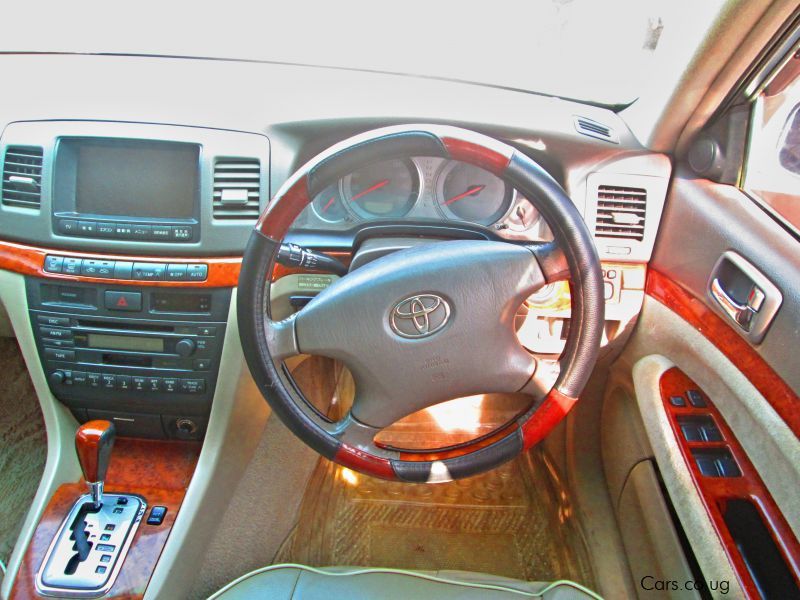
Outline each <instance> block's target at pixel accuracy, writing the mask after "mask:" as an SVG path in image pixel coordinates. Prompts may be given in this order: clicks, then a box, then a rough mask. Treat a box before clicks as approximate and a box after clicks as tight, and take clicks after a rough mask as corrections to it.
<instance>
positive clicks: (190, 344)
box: [175, 338, 197, 358]
mask: <svg viewBox="0 0 800 600" xmlns="http://www.w3.org/2000/svg"><path fill="white" fill-rule="evenodd" d="M196 347H197V344H195V343H194V340H190V339H188V338H184V339H182V340H178V342H177V343H176V344H175V352H176V353H177V354H178V355H179V356H182V357H183V358H186V357H187V356H191V355H192V354H194V350H195V348H196Z"/></svg>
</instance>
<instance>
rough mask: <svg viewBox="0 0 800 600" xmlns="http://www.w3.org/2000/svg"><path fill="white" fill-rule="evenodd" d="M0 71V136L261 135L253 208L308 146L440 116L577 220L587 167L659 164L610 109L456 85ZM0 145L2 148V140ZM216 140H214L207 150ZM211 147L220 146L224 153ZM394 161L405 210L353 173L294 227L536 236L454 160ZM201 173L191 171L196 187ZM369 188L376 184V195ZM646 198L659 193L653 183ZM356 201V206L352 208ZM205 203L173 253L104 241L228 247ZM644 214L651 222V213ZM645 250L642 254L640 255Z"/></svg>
mask: <svg viewBox="0 0 800 600" xmlns="http://www.w3.org/2000/svg"><path fill="white" fill-rule="evenodd" d="M0 68H3V69H5V70H7V71H9V72H14V73H15V80H16V82H17V85H15V89H16V90H17V91H16V92H15V93H14V94H10V95H7V96H6V98H4V102H3V103H2V106H0V127H3V129H4V134H3V135H4V138H8V135H7V134H8V132H9V131H10V130H11V129H10V128H9V125H10V124H14V123H18V122H40V123H42V124H43V125H44V124H46V125H48V126H49V127H50V129H51V130H53V131H58V127H60V126H61V125H59V123H62V124H63V127H64V128H65V129H69V128H71V127H73V126H76V123H84V124H87V123H90V122H94V123H97V124H98V125H100V124H103V127H104V129H106V130H108V131H110V132H112V133H111V135H115V134H113V132H114V129H115V128H117V127H118V128H120V131H125V132H130V131H132V130H133V131H135V130H136V129H145V128H152V127H159V126H161V125H167V126H169V127H170V128H171V131H173V132H177V131H180V132H181V133H180V134H179V135H178V134H175V135H174V136H173V137H179V138H180V139H182V140H184V141H185V140H187V139H192V138H197V139H200V140H202V139H205V138H206V137H207V136H208V135H209V134H210V132H212V131H214V130H216V131H219V134H214V135H220V134H223V133H224V132H225V131H227V132H231V133H233V132H246V133H251V134H259V137H261V136H263V137H261V139H263V140H264V141H263V142H262V150H259V151H258V152H259V153H260V158H261V163H262V171H263V173H262V183H261V204H260V208H262V209H263V207H264V206H265V205H266V202H267V200H268V198H270V197H271V195H272V194H273V193H274V192H275V191H276V190H277V189H278V188H279V187H280V185H281V184H282V183H283V182H284V181H285V180H286V179H287V178H288V177H289V176H290V175H291V173H292V172H294V171H295V170H296V169H297V168H299V167H300V166H301V165H302V164H304V163H305V162H307V161H308V160H309V159H311V158H312V157H313V156H314V155H315V154H317V153H318V152H320V151H322V150H324V149H325V148H327V147H328V146H330V145H331V144H333V143H335V142H337V141H340V140H342V139H345V138H347V137H349V136H350V135H353V134H356V133H359V132H362V131H366V130H368V129H372V128H375V127H380V126H385V125H391V124H401V123H422V122H430V123H446V124H451V125H456V126H462V127H466V128H469V129H474V130H476V131H480V132H482V133H486V134H488V135H490V136H493V137H496V138H498V139H502V140H504V141H506V142H508V143H510V144H512V145H513V146H515V147H517V148H518V149H520V150H522V151H523V152H525V153H527V154H528V155H530V156H531V157H532V158H534V160H537V161H538V162H539V163H540V164H541V165H542V166H543V168H545V169H546V170H547V171H548V172H549V173H550V174H551V175H553V177H555V178H556V180H558V181H559V183H561V184H562V186H563V187H564V188H565V189H566V191H567V193H568V194H569V196H570V197H571V199H572V200H573V202H575V204H576V206H577V207H578V209H579V210H580V211H581V212H582V213H583V214H584V217H585V218H586V219H587V222H588V220H589V219H590V218H593V217H594V213H592V210H591V208H592V207H591V199H589V200H587V198H588V196H590V195H592V193H593V192H592V189H591V188H592V184H591V182H590V179H591V177H590V176H591V175H592V174H593V173H594V174H596V173H609V174H611V175H612V176H613V177H622V178H625V177H628V176H631V175H632V176H635V177H639V178H640V181H639V182H638V183H641V181H647V180H642V179H641V178H642V177H644V178H650V179H652V180H659V181H662V180H664V181H665V180H666V178H667V177H668V175H669V171H670V168H671V167H670V163H669V160H668V159H667V158H666V157H665V156H664V155H660V154H654V153H651V152H649V151H647V150H646V149H645V148H643V147H642V146H641V145H640V144H639V143H638V141H637V140H636V139H635V138H634V137H633V135H632V134H631V132H630V130H629V129H628V128H627V126H626V125H625V123H624V122H623V121H622V119H621V118H620V117H619V116H618V115H617V114H616V113H614V112H612V111H610V110H607V109H603V108H599V107H595V106H590V105H586V104H581V103H578V102H574V101H569V100H562V99H558V98H550V97H544V96H539V95H535V94H531V93H525V92H520V91H515V90H508V89H501V88H494V87H487V86H481V85H475V84H469V83H460V82H452V81H442V80H436V79H425V78H416V77H411V76H403V75H389V74H381V73H372V72H360V71H353V70H343V69H334V68H320V67H307V66H292V65H280V64H271V63H247V62H235V61H217V60H197V59H175V58H152V57H123V56H92V55H1V56H0ZM54 90H55V93H54ZM579 117H580V118H582V119H588V120H590V121H592V122H595V123H600V124H602V126H604V127H605V128H608V129H609V130H611V134H612V138H613V139H612V140H611V141H609V140H605V139H598V138H596V137H591V136H590V135H587V133H586V131H583V132H581V131H579V129H578V127H577V126H576V119H577V118H579ZM56 122H59V123H56ZM121 137H122V136H121ZM144 137H147V136H144ZM167 139H172V138H169V137H168V138H167ZM0 142H4V140H2V139H0ZM5 143H11V142H8V141H7V139H6V141H5ZM249 145H250V148H249V149H248V153H249V154H250V155H252V154H254V153H255V152H254V151H253V150H252V146H253V144H252V143H250V144H249ZM222 146H223V144H222V143H220V144H218V147H219V148H222ZM221 152H222V151H221ZM222 153H224V154H226V155H227V154H229V153H230V148H226V149H225V150H224V152H222ZM217 155H220V153H217ZM210 164H211V163H209V165H210ZM408 164H409V165H410V168H409V172H410V173H411V177H412V179H414V178H416V182H412V186H411V187H412V192H413V193H411V194H409V197H408V199H407V203H406V205H405V206H403V207H400V208H397V207H389V208H387V206H379V204H380V202H379V201H377V200H378V198H379V194H372V197H371V198H368V199H367V198H364V199H359V198H357V200H361V202H352V199H353V197H356V196H358V194H360V193H362V192H363V191H365V190H366V189H367V188H369V187H370V185H375V184H380V183H381V182H382V181H383V180H384V179H386V177H380V176H379V175H380V174H377V177H378V178H377V179H376V178H375V177H373V179H374V181H373V180H372V179H370V177H369V176H367V177H362V178H360V179H359V178H358V177H357V174H353V176H348V177H345V178H344V179H343V180H342V181H341V182H340V183H339V187H338V189H337V190H336V192H337V193H338V194H339V195H341V197H342V200H344V201H345V202H344V208H343V210H342V211H341V214H340V215H339V216H343V217H346V218H345V219H341V220H339V219H338V217H337V218H330V211H331V209H330V208H329V209H328V210H327V211H323V210H322V209H323V208H324V206H325V204H327V203H328V201H329V200H330V197H328V198H327V199H325V200H321V201H320V202H324V204H321V205H318V206H317V207H316V209H315V208H314V207H311V208H309V209H308V210H307V211H306V212H305V213H304V215H303V216H301V218H300V220H299V221H298V223H297V224H296V227H297V228H298V229H299V230H302V231H304V232H306V233H307V232H308V231H309V230H311V231H320V232H322V233H330V232H338V233H341V232H342V231H343V230H346V229H347V228H348V226H349V225H350V220H352V222H353V223H356V224H358V223H365V222H369V221H371V220H374V219H375V218H377V219H380V218H381V217H398V216H399V217H401V218H408V219H414V220H419V219H422V220H430V219H435V220H439V221H444V222H453V221H459V220H466V221H472V222H478V223H479V224H480V225H482V226H488V227H490V228H492V227H494V228H497V229H499V230H501V231H502V230H503V229H505V231H506V232H507V233H510V232H511V231H513V230H515V227H516V229H517V230H519V225H516V224H514V223H511V222H510V221H509V219H510V220H511V221H513V220H514V219H515V218H516V219H517V220H522V221H523V222H524V223H525V226H524V227H522V229H523V230H524V231H523V232H522V234H521V235H522V236H523V237H526V238H530V239H543V238H546V237H547V232H546V231H545V229H546V228H545V227H543V226H538V225H537V220H536V219H535V218H534V217H535V215H534V216H533V217H532V216H531V215H519V214H517V209H518V207H519V206H527V203H526V202H525V201H524V199H522V198H521V197H519V195H518V194H516V193H515V192H514V191H513V190H508V195H507V194H506V192H504V191H503V190H502V189H500V188H494V189H492V187H493V186H492V185H491V184H490V183H488V182H485V181H482V180H481V181H479V179H480V178H477V179H476V181H472V179H475V177H472V175H470V174H461V176H459V173H458V165H456V164H444V163H442V162H441V161H439V162H437V161H436V159H429V158H427V159H426V158H420V157H408ZM205 168H206V171H207V172H206V173H205V175H204V177H205V178H206V180H205V185H210V184H209V183H208V179H210V178H211V177H212V174H211V172H210V171H211V167H210V166H207V167H205ZM454 171H455V173H454ZM372 175H375V174H370V176H372ZM448 176H449V177H448ZM403 177H405V175H403ZM471 177H472V178H471ZM400 179H402V177H400ZM203 181H204V180H203V178H202V177H201V185H204V183H203ZM368 184H369V185H368ZM612 184H613V182H612ZM459 186H460V187H459ZM480 186H484V188H486V189H485V191H481V192H480V194H481V195H482V196H484V197H487V198H488V199H489V204H490V205H491V207H492V210H488V209H487V211H488V212H484V213H480V214H476V213H475V211H474V210H471V209H470V204H472V203H470V200H471V199H473V195H470V194H467V195H466V196H464V198H463V199H458V200H455V201H453V203H452V204H450V203H448V201H452V200H453V198H455V197H456V196H459V195H460V194H464V193H467V192H469V191H470V190H474V189H475V188H476V187H480ZM387 187H388V186H387ZM407 187H408V186H407V182H406V188H407ZM461 187H463V188H464V189H463V190H461ZM595 187H596V186H595ZM657 187H659V188H660V187H661V185H660V184H659V186H657ZM381 191H386V190H378V192H381ZM406 191H407V190H406ZM489 192H492V193H489ZM656 192H657V193H659V194H660V191H659V190H656ZM209 196H210V193H209ZM445 196H447V197H445ZM367 200H369V203H368V204H362V203H363V202H365V201H367ZM203 202H205V200H203ZM660 202H663V198H661V200H660ZM208 204H210V200H208ZM43 208H45V207H44V205H43ZM207 208H208V207H203V206H201V214H200V225H201V227H202V231H203V235H202V237H201V239H199V240H198V241H197V243H193V244H184V245H181V246H180V247H177V246H176V245H172V246H170V245H167V244H161V243H159V242H157V241H152V242H150V243H148V244H140V245H138V246H137V245H136V244H134V245H132V246H131V245H130V244H125V243H113V244H112V245H111V248H110V249H111V250H113V251H115V252H119V253H131V254H133V253H136V254H140V255H146V254H161V255H164V254H174V255H176V256H181V255H185V256H203V255H205V256H221V255H236V254H238V253H240V252H241V251H242V250H243V247H244V244H245V240H246V235H244V234H245V233H246V232H247V231H249V229H250V227H251V226H252V223H236V224H233V223H230V222H218V221H216V220H215V219H212V218H211V217H210V216H209V215H206V214H205V212H203V211H206V209H207ZM382 211H383V212H382ZM385 211H388V212H385ZM207 212H210V208H208V210H207ZM478 212H480V211H478ZM657 213H658V216H659V217H660V208H659V210H658V211H657ZM31 223H32V227H33V222H31ZM656 225H657V223H656ZM33 228H34V229H35V227H33ZM27 229H28V228H27V227H24V228H21V227H14V228H10V227H3V226H2V224H1V223H0V236H2V237H3V238H7V239H13V240H17V241H23V242H32V243H37V242H38V243H41V244H43V245H49V246H50V247H57V248H58V247H63V248H67V249H75V250H96V251H99V250H101V249H102V248H103V243H102V242H100V243H92V242H90V241H89V240H76V239H63V238H59V237H58V236H55V237H54V236H50V237H43V236H42V235H38V236H37V235H34V236H28V235H26V234H25V233H23V234H20V233H19V231H21V230H27ZM511 237H517V236H516V235H511ZM634 254H635V255H636V256H635V257H639V258H640V257H641V256H640V254H637V253H634ZM646 256H647V257H649V250H648V251H647V252H646Z"/></svg>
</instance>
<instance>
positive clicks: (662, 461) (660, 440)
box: [633, 354, 744, 598]
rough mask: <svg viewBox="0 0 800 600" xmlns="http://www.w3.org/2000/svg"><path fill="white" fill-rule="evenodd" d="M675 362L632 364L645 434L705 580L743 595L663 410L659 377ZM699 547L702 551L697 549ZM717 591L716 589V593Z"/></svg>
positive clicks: (653, 359) (654, 358)
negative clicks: (722, 583) (727, 584)
mask: <svg viewBox="0 0 800 600" xmlns="http://www.w3.org/2000/svg"><path fill="white" fill-rule="evenodd" d="M673 366H675V365H674V363H672V361H670V360H669V359H667V358H664V357H663V356H660V355H657V354H653V355H650V356H646V357H644V358H642V359H640V360H639V361H637V363H636V364H635V365H634V366H633V384H634V386H635V388H636V400H637V402H638V404H639V410H640V412H641V413H642V419H643V421H644V426H645V429H646V430H647V437H648V438H649V439H650V444H651V446H652V447H653V452H654V454H655V457H656V462H657V463H658V468H659V471H660V472H661V476H662V477H663V479H664V484H665V485H666V486H667V490H669V495H670V498H671V499H672V504H673V506H674V507H675V512H676V513H678V517H679V518H680V520H681V524H682V525H683V529H684V531H685V532H686V537H687V538H689V542H690V543H691V545H692V548H694V549H695V555H696V557H697V562H698V563H699V564H700V568H701V569H702V571H703V576H704V577H705V578H706V580H711V581H729V582H731V586H732V589H736V590H737V591H738V593H734V594H733V596H734V597H742V598H743V597H744V590H743V589H742V588H741V587H740V586H739V583H738V580H737V579H736V574H735V573H734V571H733V568H732V567H731V564H730V562H729V561H728V557H727V555H726V554H725V550H724V548H723V547H722V542H721V541H720V539H719V537H718V536H717V533H716V531H715V530H714V525H713V524H712V523H711V519H710V518H709V516H708V513H707V512H706V509H705V507H704V505H703V499H702V498H701V497H700V492H698V490H697V488H696V487H695V485H694V482H693V481H692V477H691V474H690V473H689V469H687V468H686V464H685V462H684V460H683V455H682V454H681V451H680V448H679V447H678V441H677V439H675V435H674V434H673V433H672V428H671V426H670V424H669V420H668V418H667V413H666V412H665V411H664V408H663V402H662V400H661V392H660V390H659V380H660V379H661V376H662V375H663V374H664V372H666V371H668V370H669V369H671V368H672V367H673ZM700 549H702V552H700V551H698V550H700ZM717 593H719V592H717Z"/></svg>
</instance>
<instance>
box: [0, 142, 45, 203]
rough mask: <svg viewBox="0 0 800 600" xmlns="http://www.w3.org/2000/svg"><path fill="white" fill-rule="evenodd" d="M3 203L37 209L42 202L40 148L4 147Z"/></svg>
mask: <svg viewBox="0 0 800 600" xmlns="http://www.w3.org/2000/svg"><path fill="white" fill-rule="evenodd" d="M3 204H5V205H6V206H18V207H21V208H33V209H37V210H38V209H39V207H40V206H41V204H42V149H41V148H35V147H27V146H9V147H8V148H6V158H5V161H4V162H3Z"/></svg>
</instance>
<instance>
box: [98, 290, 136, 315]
mask: <svg viewBox="0 0 800 600" xmlns="http://www.w3.org/2000/svg"><path fill="white" fill-rule="evenodd" d="M105 301H106V308H107V309H108V310H125V311H128V312H135V311H138V310H142V293H141V292H112V291H110V290H106V296H105Z"/></svg>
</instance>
